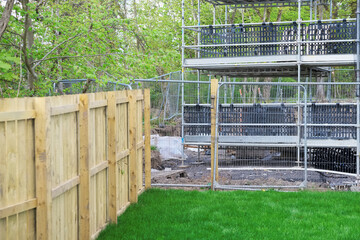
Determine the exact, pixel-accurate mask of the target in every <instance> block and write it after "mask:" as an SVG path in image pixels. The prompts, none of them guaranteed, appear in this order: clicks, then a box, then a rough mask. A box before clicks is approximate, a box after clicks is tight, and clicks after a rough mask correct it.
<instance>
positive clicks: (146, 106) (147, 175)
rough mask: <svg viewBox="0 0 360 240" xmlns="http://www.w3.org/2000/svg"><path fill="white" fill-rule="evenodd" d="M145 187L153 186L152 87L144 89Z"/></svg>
mask: <svg viewBox="0 0 360 240" xmlns="http://www.w3.org/2000/svg"><path fill="white" fill-rule="evenodd" d="M144 132H145V133H144V134H145V188H146V189H149V188H151V146H150V134H151V127H150V89H145V90H144Z"/></svg>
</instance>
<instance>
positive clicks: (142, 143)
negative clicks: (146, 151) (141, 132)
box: [136, 141, 144, 150]
mask: <svg viewBox="0 0 360 240" xmlns="http://www.w3.org/2000/svg"><path fill="white" fill-rule="evenodd" d="M142 147H144V141H141V142H138V143H137V144H136V149H137V150H138V149H139V148H142Z"/></svg>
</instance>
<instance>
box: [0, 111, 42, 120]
mask: <svg viewBox="0 0 360 240" xmlns="http://www.w3.org/2000/svg"><path fill="white" fill-rule="evenodd" d="M34 118H35V111H16V112H0V122H6V121H16V120H26V119H34Z"/></svg>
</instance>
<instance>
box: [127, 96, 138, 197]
mask: <svg viewBox="0 0 360 240" xmlns="http://www.w3.org/2000/svg"><path fill="white" fill-rule="evenodd" d="M128 93H129V108H128V110H129V149H130V150H129V151H130V155H129V157H130V161H129V169H130V194H129V195H130V196H129V198H130V199H129V200H130V202H131V203H136V202H137V200H138V187H137V176H136V173H137V171H136V167H137V166H136V152H137V149H136V96H135V93H134V91H128Z"/></svg>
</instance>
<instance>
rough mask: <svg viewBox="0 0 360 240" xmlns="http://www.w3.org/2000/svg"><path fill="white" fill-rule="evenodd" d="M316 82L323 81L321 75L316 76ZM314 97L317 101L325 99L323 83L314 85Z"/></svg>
mask: <svg viewBox="0 0 360 240" xmlns="http://www.w3.org/2000/svg"><path fill="white" fill-rule="evenodd" d="M316 79H317V82H324V80H323V77H322V76H320V77H316ZM316 99H317V100H318V102H324V100H325V89H324V85H317V87H316Z"/></svg>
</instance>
